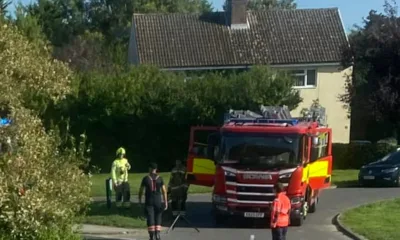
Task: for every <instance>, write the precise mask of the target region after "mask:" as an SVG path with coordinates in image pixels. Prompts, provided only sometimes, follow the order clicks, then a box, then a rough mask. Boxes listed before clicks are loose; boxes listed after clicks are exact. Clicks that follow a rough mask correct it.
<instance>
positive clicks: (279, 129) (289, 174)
mask: <svg viewBox="0 0 400 240" xmlns="http://www.w3.org/2000/svg"><path fill="white" fill-rule="evenodd" d="M263 108H264V111H263V113H262V114H258V113H254V112H251V111H242V110H239V111H237V110H235V111H234V110H231V111H230V112H229V113H228V114H226V116H225V122H224V124H223V125H222V126H220V127H204V126H201V127H199V126H198V127H192V128H191V134H190V144H189V156H188V160H187V171H188V174H187V180H188V182H189V183H190V184H195V185H202V186H209V187H213V193H212V204H213V214H214V218H215V221H216V223H217V224H220V223H222V222H223V221H224V220H225V219H229V218H227V217H226V216H240V217H244V218H269V210H270V205H271V203H272V201H273V199H274V197H275V195H274V192H273V185H274V184H275V183H276V182H278V181H280V182H282V183H283V184H284V186H285V187H286V193H287V195H288V197H289V198H290V200H291V203H292V213H291V225H292V226H301V225H302V224H303V221H304V219H305V218H306V216H307V213H312V212H315V210H316V204H317V202H318V196H319V194H320V192H321V190H322V189H323V188H326V187H329V186H330V183H331V172H332V130H331V129H330V128H328V127H327V126H325V125H324V124H321V121H320V119H322V118H321V116H320V118H319V120H317V119H316V117H315V116H316V114H315V113H316V112H315V111H314V114H313V115H314V116H313V117H310V118H303V119H293V118H291V117H290V113H289V111H288V110H287V108H285V107H263ZM265 109H267V110H265ZM277 109H278V110H277ZM282 109H283V110H282ZM314 110H315V109H314ZM322 112H323V114H324V112H325V111H322Z"/></svg>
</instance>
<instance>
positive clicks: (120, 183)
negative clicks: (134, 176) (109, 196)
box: [111, 147, 131, 207]
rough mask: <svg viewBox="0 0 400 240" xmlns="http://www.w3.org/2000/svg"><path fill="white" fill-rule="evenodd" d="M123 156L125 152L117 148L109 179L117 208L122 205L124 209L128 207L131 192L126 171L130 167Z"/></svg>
mask: <svg viewBox="0 0 400 240" xmlns="http://www.w3.org/2000/svg"><path fill="white" fill-rule="evenodd" d="M125 154H126V151H125V149H124V148H122V147H120V148H118V150H117V152H116V155H117V158H116V159H115V160H114V162H113V163H112V166H111V177H112V181H113V186H114V189H115V201H116V205H117V207H120V206H121V205H122V204H123V205H125V207H129V206H130V200H131V190H130V186H129V182H128V171H129V170H130V169H131V165H130V164H129V162H128V159H126V158H125ZM121 201H123V203H121Z"/></svg>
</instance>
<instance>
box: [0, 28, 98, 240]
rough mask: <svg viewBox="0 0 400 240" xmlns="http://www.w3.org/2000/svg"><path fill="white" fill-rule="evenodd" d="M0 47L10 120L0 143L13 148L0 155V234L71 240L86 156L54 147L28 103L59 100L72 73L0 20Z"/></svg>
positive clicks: (0, 91)
mask: <svg viewBox="0 0 400 240" xmlns="http://www.w3.org/2000/svg"><path fill="white" fill-rule="evenodd" d="M0 46H2V47H1V48H0V108H1V109H8V114H7V117H9V118H11V119H12V124H11V125H10V126H8V127H2V128H0V142H1V143H4V142H5V141H8V139H10V140H11V146H13V150H14V151H13V152H12V153H11V154H5V153H4V152H1V154H0V172H2V173H3V174H1V175H0V206H1V207H0V226H1V229H2V231H1V232H0V239H10V240H14V239H15V240H16V239H28V240H33V239H39V240H45V239H65V240H67V239H74V238H75V239H77V238H76V236H74V235H73V234H72V233H73V232H72V225H73V224H74V223H75V222H76V220H77V217H79V215H80V214H81V212H82V210H84V208H85V206H86V204H87V203H88V202H89V200H90V198H89V193H90V185H89V179H88V177H87V176H85V175H84V173H83V171H82V170H81V169H80V167H81V166H83V165H84V164H85V163H86V160H85V159H82V157H81V155H76V152H75V153H74V151H60V148H59V145H60V141H59V135H58V134H57V133H56V131H49V132H46V131H45V128H44V127H43V123H42V121H41V120H40V119H39V118H38V114H39V113H38V111H37V110H36V109H35V108H30V106H31V101H33V102H35V101H37V99H49V101H51V102H52V103H54V104H57V103H58V102H59V101H62V100H63V99H65V98H66V97H67V96H68V94H70V92H71V90H72V78H73V75H72V72H71V71H70V70H69V69H68V67H67V66H66V65H65V64H63V63H61V62H59V61H55V60H53V59H52V57H51V56H50V55H49V54H46V53H45V52H44V51H43V50H42V48H41V47H42V46H41V45H39V44H36V43H30V42H29V41H28V38H27V37H25V36H24V35H23V34H21V31H19V30H18V29H17V28H16V27H15V26H13V25H11V24H2V25H0ZM2 117H5V115H3V116H2ZM71 150H73V149H71ZM77 150H78V152H81V151H79V150H80V149H77ZM4 173H6V174H4ZM52 234H53V235H52Z"/></svg>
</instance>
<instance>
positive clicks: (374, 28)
mask: <svg viewBox="0 0 400 240" xmlns="http://www.w3.org/2000/svg"><path fill="white" fill-rule="evenodd" d="M349 40H350V48H346V50H345V51H344V54H343V56H344V61H343V64H344V65H345V66H348V65H349V64H353V75H352V77H351V78H349V79H348V81H347V92H346V94H344V95H343V96H342V101H343V102H344V103H346V104H348V105H350V106H351V108H352V112H353V111H354V110H357V109H356V108H359V109H362V111H363V112H364V115H369V116H370V117H371V118H375V119H377V120H379V121H381V122H385V123H386V125H388V124H390V125H391V129H392V131H391V134H390V135H392V136H394V137H397V133H398V131H399V127H400V69H399V68H398V63H399V62H400V53H399V51H398V49H399V48H400V18H399V17H398V15H397V6H396V5H395V2H394V1H393V2H392V4H390V3H389V2H388V1H386V2H385V14H378V13H377V12H376V11H371V12H370V13H369V16H368V17H367V19H366V20H365V21H364V26H363V27H359V28H358V29H356V30H355V31H353V33H352V34H351V35H350V38H349ZM359 109H358V110H359ZM359 111H360V110H359Z"/></svg>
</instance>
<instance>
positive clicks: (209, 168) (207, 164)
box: [193, 158, 216, 175]
mask: <svg viewBox="0 0 400 240" xmlns="http://www.w3.org/2000/svg"><path fill="white" fill-rule="evenodd" d="M215 170H216V167H215V163H214V161H212V160H210V159H206V158H194V159H193V174H196V173H200V174H212V175H214V174H215Z"/></svg>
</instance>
